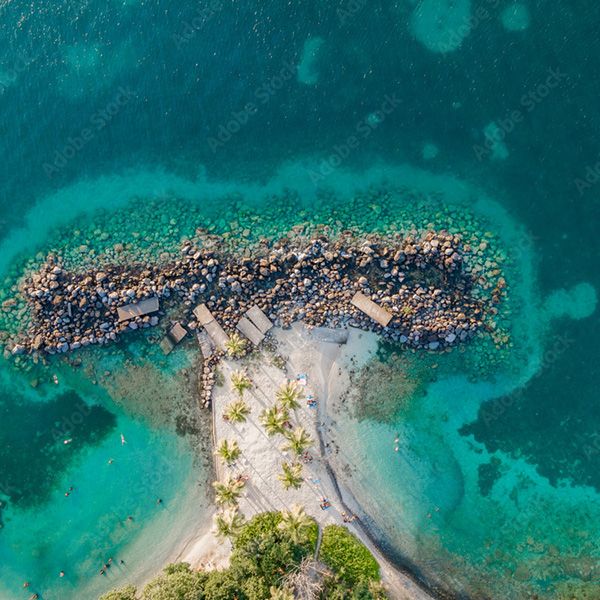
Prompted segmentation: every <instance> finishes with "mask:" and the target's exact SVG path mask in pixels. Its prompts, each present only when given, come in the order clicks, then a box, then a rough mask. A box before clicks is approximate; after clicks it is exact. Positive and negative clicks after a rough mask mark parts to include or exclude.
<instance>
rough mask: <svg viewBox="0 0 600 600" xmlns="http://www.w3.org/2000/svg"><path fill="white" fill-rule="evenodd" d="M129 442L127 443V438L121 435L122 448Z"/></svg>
mask: <svg viewBox="0 0 600 600" xmlns="http://www.w3.org/2000/svg"><path fill="white" fill-rule="evenodd" d="M126 443H127V442H126V441H125V438H124V437H123V434H121V446H122V445H123V444H126Z"/></svg>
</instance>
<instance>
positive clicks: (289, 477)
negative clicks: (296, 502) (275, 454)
mask: <svg viewBox="0 0 600 600" xmlns="http://www.w3.org/2000/svg"><path fill="white" fill-rule="evenodd" d="M282 467H283V473H278V474H277V479H279V481H281V483H282V484H283V489H284V490H287V489H289V488H291V487H293V488H296V489H298V488H299V487H300V486H301V485H302V482H303V481H304V477H302V465H301V464H295V463H292V464H288V463H286V462H284V463H283V465H282Z"/></svg>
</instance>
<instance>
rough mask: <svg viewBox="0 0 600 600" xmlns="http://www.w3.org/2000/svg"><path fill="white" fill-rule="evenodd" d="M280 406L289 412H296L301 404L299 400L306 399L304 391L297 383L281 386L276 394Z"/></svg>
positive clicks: (287, 382)
mask: <svg viewBox="0 0 600 600" xmlns="http://www.w3.org/2000/svg"><path fill="white" fill-rule="evenodd" d="M275 397H276V398H277V401H278V402H279V404H280V405H281V406H282V407H283V408H285V409H287V410H296V409H297V408H298V407H299V406H300V404H298V400H302V398H304V394H303V393H302V390H301V389H300V387H299V386H298V384H297V383H296V382H295V381H286V382H285V383H282V384H281V385H280V386H279V389H278V390H277V391H276V392H275Z"/></svg>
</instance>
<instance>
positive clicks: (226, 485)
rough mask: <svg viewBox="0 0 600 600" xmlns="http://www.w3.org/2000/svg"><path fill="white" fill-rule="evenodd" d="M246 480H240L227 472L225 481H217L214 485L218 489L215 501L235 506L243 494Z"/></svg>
mask: <svg viewBox="0 0 600 600" xmlns="http://www.w3.org/2000/svg"><path fill="white" fill-rule="evenodd" d="M244 485H245V483H244V481H243V480H242V481H238V480H237V479H234V478H233V477H232V476H231V473H227V475H226V476H225V479H224V480H223V481H215V482H214V483H213V486H214V488H215V490H216V497H215V502H216V503H217V504H227V505H229V506H235V505H236V504H237V503H238V500H239V499H240V496H241V495H242V490H243V489H244Z"/></svg>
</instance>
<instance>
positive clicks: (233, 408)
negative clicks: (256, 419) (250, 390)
mask: <svg viewBox="0 0 600 600" xmlns="http://www.w3.org/2000/svg"><path fill="white" fill-rule="evenodd" d="M249 414H250V408H249V407H248V405H247V404H246V403H245V402H244V401H243V400H242V399H241V398H240V399H239V400H235V401H233V402H232V403H231V404H228V405H227V406H226V407H225V413H224V417H225V419H226V420H227V421H229V422H230V423H243V422H244V421H245V420H246V415H249Z"/></svg>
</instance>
